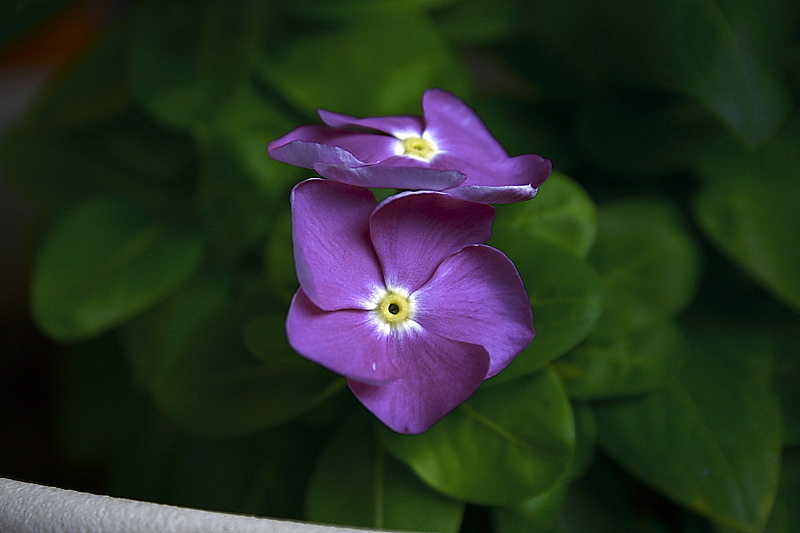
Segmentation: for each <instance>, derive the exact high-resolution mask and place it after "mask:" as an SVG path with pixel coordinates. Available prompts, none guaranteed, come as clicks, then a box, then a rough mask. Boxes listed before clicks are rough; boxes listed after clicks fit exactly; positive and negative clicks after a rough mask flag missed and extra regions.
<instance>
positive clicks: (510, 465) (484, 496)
mask: <svg viewBox="0 0 800 533" xmlns="http://www.w3.org/2000/svg"><path fill="white" fill-rule="evenodd" d="M381 429H382V431H381V432H380V433H379V436H380V439H381V442H383V443H384V445H385V446H386V448H387V449H388V450H389V451H390V452H391V453H392V454H393V455H395V456H396V457H397V458H398V459H400V460H401V461H403V462H404V463H406V464H407V465H408V466H410V467H411V469H412V470H414V472H416V474H417V475H418V476H419V477H420V478H422V479H423V480H424V481H425V482H427V483H428V484H429V485H431V486H432V487H434V488H435V489H437V490H439V491H440V492H443V493H444V494H447V495H449V496H451V497H454V498H457V499H460V500H465V501H467V502H473V503H479V504H485V505H511V504H515V503H519V502H522V501H525V500H529V499H531V498H534V497H536V496H538V495H540V494H543V493H544V492H546V491H548V490H550V489H551V488H552V487H553V486H554V485H555V484H556V483H557V482H558V480H559V479H560V478H561V477H562V476H563V475H564V473H565V472H566V469H567V467H568V465H569V461H570V457H571V456H572V452H573V447H574V444H575V427H574V421H573V418H572V410H571V408H570V405H569V402H568V400H567V397H566V395H565V394H564V390H563V389H562V387H561V383H560V382H559V380H558V376H557V375H556V374H555V372H553V371H552V370H550V369H542V370H541V371H540V372H537V373H536V374H534V375H532V376H527V377H524V378H519V379H516V380H514V381H510V382H508V383H504V384H502V385H500V386H496V387H486V388H482V389H480V390H479V391H478V392H477V393H475V395H474V396H473V397H472V398H471V399H470V400H468V401H467V402H466V403H465V404H463V405H462V406H461V407H459V408H457V409H456V410H455V411H453V412H452V413H450V414H449V415H447V416H446V417H445V418H443V419H442V420H441V421H440V422H438V423H437V424H436V425H435V426H434V427H433V428H431V429H430V430H428V432H427V433H423V434H421V435H399V434H397V433H393V432H392V431H391V430H389V429H387V428H381Z"/></svg>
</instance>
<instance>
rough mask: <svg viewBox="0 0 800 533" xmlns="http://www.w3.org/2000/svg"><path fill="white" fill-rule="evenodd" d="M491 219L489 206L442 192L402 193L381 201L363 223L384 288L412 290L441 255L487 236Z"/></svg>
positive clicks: (485, 239)
mask: <svg viewBox="0 0 800 533" xmlns="http://www.w3.org/2000/svg"><path fill="white" fill-rule="evenodd" d="M493 221H494V208H493V207H492V206H490V205H488V204H482V203H477V202H470V201H467V200H462V199H460V198H455V197H453V196H450V195H448V194H444V193H437V192H423V191H420V192H408V193H401V194H398V195H396V196H393V197H391V198H388V199H387V200H384V201H383V202H382V203H381V204H380V205H379V206H378V207H377V208H376V209H375V212H374V213H373V214H372V217H371V218H370V223H369V227H370V236H371V237H372V243H373V245H374V247H375V251H376V253H377V255H378V259H379V261H380V263H381V265H382V267H383V272H384V279H385V281H386V286H387V287H390V288H403V289H405V290H407V291H409V292H413V291H414V290H416V289H417V288H419V287H421V286H422V285H423V284H424V283H425V282H426V281H428V279H429V278H430V277H431V276H432V275H433V273H434V271H435V270H436V268H437V267H438V266H439V263H441V262H442V260H443V259H444V258H446V257H448V256H450V255H452V254H454V253H456V252H458V251H459V250H461V249H462V248H463V247H464V246H467V245H469V244H476V243H485V242H486V241H487V240H489V237H490V236H491V234H492V222H493Z"/></svg>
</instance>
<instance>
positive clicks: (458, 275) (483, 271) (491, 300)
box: [414, 245, 535, 377]
mask: <svg viewBox="0 0 800 533" xmlns="http://www.w3.org/2000/svg"><path fill="white" fill-rule="evenodd" d="M414 297H415V299H416V300H417V301H418V302H419V304H418V306H419V311H418V312H417V315H416V317H415V318H414V319H415V320H416V322H417V323H419V324H420V325H421V326H422V327H423V328H424V329H425V330H427V331H431V332H434V333H438V334H439V335H442V336H444V337H447V338H448V339H453V340H457V341H462V342H469V343H472V344H480V345H481V346H483V347H484V348H486V350H487V351H488V352H489V357H490V358H491V363H490V366H489V372H488V376H487V377H491V376H494V375H495V374H497V373H498V372H500V371H501V370H502V369H503V368H505V367H506V365H508V363H510V362H511V361H512V360H513V359H514V357H516V356H517V354H519V353H520V352H521V351H522V350H524V349H525V348H526V347H527V346H528V345H529V344H530V343H531V341H532V340H533V337H534V335H535V332H534V329H533V312H532V311H531V305H530V300H529V299H528V294H527V292H525V286H524V285H523V284H522V279H520V277H519V274H518V273H517V269H516V267H514V264H513V263H512V262H511V260H510V259H509V258H508V257H506V256H505V255H504V254H503V253H502V252H500V251H499V250H496V249H494V248H491V247H489V246H483V245H477V246H469V247H467V248H464V249H463V250H461V251H460V252H459V253H457V254H455V255H453V256H451V257H448V258H447V259H445V260H444V261H442V264H441V265H440V266H439V268H438V269H437V270H436V273H435V274H434V276H433V278H431V280H430V281H429V282H428V283H426V284H425V286H424V287H422V288H420V289H419V290H418V291H417V292H416V293H414Z"/></svg>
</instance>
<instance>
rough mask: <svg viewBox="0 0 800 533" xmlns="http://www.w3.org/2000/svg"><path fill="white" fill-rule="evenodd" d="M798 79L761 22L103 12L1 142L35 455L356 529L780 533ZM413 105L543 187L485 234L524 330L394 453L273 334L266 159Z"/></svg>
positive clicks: (282, 300) (797, 308)
mask: <svg viewBox="0 0 800 533" xmlns="http://www.w3.org/2000/svg"><path fill="white" fill-rule="evenodd" d="M12 4H14V3H13V2H6V3H4V4H3V7H2V10H3V13H6V12H7V13H9V14H10V16H11V19H9V20H11V22H8V23H6V22H4V24H3V26H2V38H3V41H6V40H8V39H10V38H11V37H14V36H16V35H17V34H19V32H20V31H21V30H20V28H22V29H24V28H25V27H28V26H30V25H31V24H33V21H35V20H36V17H35V16H34V15H31V11H30V10H27V11H26V10H25V9H22V7H30V6H28V4H30V5H31V6H32V5H33V4H35V3H34V2H30V3H25V2H17V3H16V4H19V5H20V6H22V7H20V6H14V7H12ZM12 11H13V12H14V13H13V14H12ZM798 66H800V5H798V4H797V3H796V2H791V1H789V0H674V1H670V2H651V1H649V0H610V1H606V2H594V1H591V0H565V1H561V2H545V1H535V2H527V1H524V0H492V1H487V0H459V1H457V0H403V1H400V0H342V1H338V2H321V1H319V2H317V1H312V0H298V1H295V2H277V1H274V2H273V1H261V2H259V1H243V2H235V3H234V2H222V1H219V0H201V1H197V2H193V3H192V4H191V6H190V5H188V4H186V3H180V2H178V3H176V2H157V1H155V0H143V1H137V2H131V3H130V5H127V6H126V8H125V9H123V10H122V13H121V14H120V15H119V17H118V19H117V20H115V21H113V23H110V24H109V25H108V26H107V27H106V28H105V29H104V30H103V31H102V32H101V34H100V35H98V36H97V38H96V39H95V41H94V42H93V43H92V46H91V47H90V49H88V50H87V51H86V52H85V53H84V55H83V56H82V57H81V58H80V59H79V60H78V61H77V62H76V63H75V64H73V65H71V66H70V68H68V69H67V70H65V71H63V72H61V73H59V75H58V76H56V77H55V79H54V80H53V82H52V84H51V85H50V86H49V87H48V89H47V91H46V92H45V93H44V95H43V96H42V98H41V99H40V100H39V101H38V103H37V104H36V106H35V107H34V109H33V110H32V111H31V113H30V114H29V116H28V117H27V120H26V121H25V122H24V123H22V124H21V125H20V126H19V127H17V128H16V129H15V130H14V131H13V132H11V133H10V134H9V135H8V136H7V137H6V139H5V142H4V146H3V152H2V156H3V164H4V167H5V168H6V170H7V172H8V173H9V174H10V175H11V176H12V177H13V178H14V179H15V180H16V183H17V184H18V185H19V187H20V188H22V189H23V190H24V191H26V192H27V193H28V194H29V195H30V197H31V198H32V199H33V200H35V201H36V202H37V204H38V205H39V207H40V209H41V213H42V219H43V223H44V225H43V227H44V228H45V230H43V231H42V232H41V233H40V234H37V235H36V237H37V243H38V251H37V254H36V257H35V264H34V270H33V287H32V309H33V316H34V319H35V320H36V322H37V324H38V325H39V327H40V328H41V329H42V331H43V332H44V333H45V334H47V335H48V336H50V337H52V338H53V339H55V340H57V341H60V342H63V343H65V344H67V345H68V346H66V347H65V352H66V353H65V355H64V357H65V358H66V359H67V360H68V361H69V372H67V373H66V374H65V376H64V386H63V387H62V390H61V393H62V395H63V401H62V403H61V407H62V410H63V412H62V413H61V416H60V424H59V435H60V436H61V439H60V442H61V446H62V448H63V450H64V451H65V453H66V454H67V457H69V458H70V459H71V460H72V461H73V462H74V464H76V465H79V466H81V467H88V468H98V467H99V468H103V469H104V470H105V471H106V472H108V477H109V490H110V491H111V492H113V493H115V494H119V495H125V496H129V497H138V498H145V499H152V500H157V501H168V502H173V503H178V504H186V505H193V506H201V507H208V508H215V509H225V510H230V511H239V512H248V513H257V514H266V515H272V516H280V517H289V518H305V519H311V520H315V521H327V522H335V523H343V524H353V525H360V526H369V527H384V528H388V529H411V530H426V531H442V532H456V531H459V530H461V531H464V532H476V531H482V530H484V529H485V528H487V527H491V528H492V529H493V530H494V531H497V532H498V533H522V532H528V531H546V532H553V533H573V532H574V533H577V532H585V531H592V532H603V531H614V532H618V531H664V532H666V531H677V532H684V531H686V532H688V531H691V532H709V533H712V532H723V531H744V532H753V533H755V532H759V531H768V532H771V533H772V532H787V533H788V532H790V531H795V530H796V529H797V524H798V523H799V522H800V508H798V506H797V505H793V504H792V502H797V501H800V486H799V485H798V481H797V480H798V446H800V412H798V405H800V397H798V391H800V372H799V371H798V368H800V340H799V339H800V337H798V333H797V332H798V331H800V215H798V213H800V211H798V208H797V206H798V205H800V129H799V128H798V125H799V124H800V120H798V118H799V117H800V113H799V110H798V101H797V100H798V95H800V76H798V72H800V70H798ZM435 86H438V87H442V88H445V89H449V90H451V91H454V92H456V93H457V94H459V95H460V96H461V97H463V98H464V99H465V100H467V102H468V103H470V105H472V106H474V108H475V109H476V110H477V111H478V112H479V114H480V115H481V116H482V117H483V118H484V120H485V122H486V123H487V125H488V126H489V128H490V130H492V131H493V132H494V133H495V135H496V136H497V137H498V139H499V140H500V141H501V142H502V143H503V144H504V145H505V146H506V147H507V148H508V149H509V151H510V152H511V154H512V155H516V154H519V153H531V152H533V153H539V154H541V155H543V156H545V157H547V158H549V159H551V160H552V161H553V164H554V168H555V169H556V172H555V173H554V174H553V176H552V177H551V178H550V179H549V180H548V181H547V182H546V183H545V184H544V185H543V186H542V187H541V189H540V191H539V196H538V197H537V198H535V199H533V200H532V201H530V202H527V203H524V204H515V205H507V206H506V205H504V206H498V207H497V220H496V223H495V227H494V236H493V238H492V241H491V242H490V244H492V245H493V246H496V247H498V248H500V249H501V250H503V251H504V252H505V253H507V254H508V255H509V257H511V258H512V259H513V260H514V262H515V263H516V264H517V266H518V268H519V270H520V272H521V274H522V276H523V279H524V281H525V283H526V287H527V289H528V292H529V295H530V298H531V304H532V307H533V310H534V314H535V320H536V330H537V338H536V339H535V340H534V342H533V344H532V345H531V346H530V347H529V348H528V349H527V350H525V351H524V352H523V353H522V354H521V355H520V356H519V357H518V358H517V360H516V361H514V362H513V363H512V364H511V365H510V366H509V368H508V369H507V370H506V371H505V372H503V373H501V374H500V375H499V376H497V377H496V378H493V379H492V380H490V381H488V382H487V383H486V384H485V385H484V387H482V388H481V390H479V391H478V393H476V394H475V396H474V397H473V398H472V399H470V400H469V401H468V402H467V403H466V404H464V405H463V406H462V407H460V408H458V409H456V410H455V411H454V412H453V413H451V414H450V415H448V416H447V417H446V418H445V419H443V420H442V421H441V422H440V423H439V424H438V425H437V426H435V427H434V428H433V429H432V430H430V431H429V432H428V433H426V434H423V435H419V436H401V435H396V434H393V433H391V432H390V431H388V430H387V429H386V428H384V427H377V424H376V422H375V421H374V420H372V419H371V418H370V417H369V416H368V415H366V414H365V413H364V412H363V409H362V408H361V407H360V406H359V405H358V404H357V402H355V401H354V400H353V399H352V398H351V397H350V395H349V394H348V393H346V391H345V392H344V393H341V392H340V391H343V390H344V389H345V386H344V382H343V380H342V379H341V378H338V377H337V376H334V375H332V374H330V373H328V372H327V371H325V370H323V369H321V368H319V367H317V366H316V365H313V364H310V363H308V362H307V361H305V360H303V359H302V358H300V357H299V356H297V355H296V354H294V353H293V352H292V351H291V349H290V348H289V346H288V344H287V342H286V338H285V333H284V331H283V316H284V315H285V311H286V309H287V307H288V304H289V300H290V298H291V295H292V292H293V290H294V288H295V287H296V282H295V280H294V274H293V264H292V257H291V242H290V238H289V222H288V220H289V219H288V208H289V205H288V194H289V191H290V189H291V187H292V186H293V185H294V184H295V183H297V182H298V181H299V180H300V179H303V178H304V177H308V176H310V175H311V173H310V172H302V171H298V170H297V169H295V168H292V167H289V166H287V165H283V164H280V163H276V162H274V161H272V160H270V158H269V157H268V155H267V153H266V144H267V142H269V141H270V140H272V139H274V138H277V137H279V136H280V135H283V134H284V133H286V132H287V131H289V130H290V129H292V128H294V127H297V126H299V125H301V124H304V123H316V122H317V120H318V119H317V117H316V115H315V109H316V108H320V107H321V108H327V109H331V110H334V111H338V112H343V113H349V114H354V115H359V116H371V115H382V114H414V113H419V112H420V111H421V110H420V107H419V106H420V104H419V102H420V97H421V95H422V93H423V92H424V90H425V89H427V88H429V87H435ZM568 176H569V177H568ZM353 502H358V504H357V505H356V504H354V503H353ZM466 504H469V505H466ZM465 509H466V514H465ZM476 509H478V511H476ZM481 513H483V514H481ZM464 516H466V517H467V519H466V520H462V517H464ZM476 516H477V517H479V518H480V517H483V518H486V517H487V516H488V517H489V518H490V520H480V519H476ZM489 522H491V526H490V525H489ZM765 528H766V529H765Z"/></svg>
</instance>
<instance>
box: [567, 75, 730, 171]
mask: <svg viewBox="0 0 800 533" xmlns="http://www.w3.org/2000/svg"><path fill="white" fill-rule="evenodd" d="M722 130H723V128H722V126H720V125H718V124H717V123H716V122H715V121H714V120H713V119H712V118H710V117H708V115H707V114H706V113H705V112H704V110H702V109H701V108H700V106H698V105H696V104H695V103H694V102H690V101H687V99H686V98H685V97H679V96H676V95H674V94H672V93H669V92H665V91H654V90H652V89H642V88H639V87H636V88H633V87H613V88H612V89H611V90H608V91H605V92H601V93H599V94H596V95H593V97H592V98H591V99H589V100H588V102H586V104H585V105H584V106H583V108H582V109H581V115H580V119H579V130H578V131H579V134H580V137H579V138H580V140H581V141H582V144H583V147H584V148H585V149H586V151H587V152H588V153H589V155H590V156H591V158H592V159H593V160H594V161H595V162H597V163H599V164H601V165H603V166H604V167H606V168H608V169H611V170H612V171H614V172H616V173H618V174H620V175H628V176H630V179H633V180H637V181H641V180H642V179H647V178H657V177H661V176H663V175H664V173H665V172H675V171H679V170H682V169H685V168H687V167H688V166H689V165H690V163H691V162H692V161H693V159H694V158H695V157H696V155H697V154H698V153H699V152H701V151H702V150H703V148H705V147H706V146H707V144H708V142H709V140H710V139H713V138H714V135H715V134H719V132H720V131H722Z"/></svg>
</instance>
